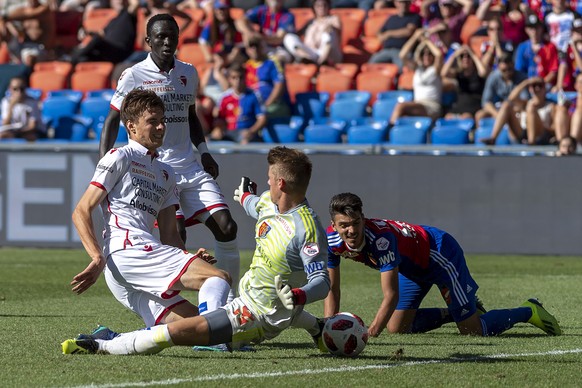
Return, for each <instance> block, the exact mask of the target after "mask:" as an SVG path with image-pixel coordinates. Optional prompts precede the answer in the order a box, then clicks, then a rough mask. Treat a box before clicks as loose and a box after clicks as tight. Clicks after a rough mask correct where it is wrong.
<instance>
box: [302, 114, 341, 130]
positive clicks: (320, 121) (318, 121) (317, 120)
mask: <svg viewBox="0 0 582 388" xmlns="http://www.w3.org/2000/svg"><path fill="white" fill-rule="evenodd" d="M309 125H328V126H330V127H334V128H335V129H338V130H340V131H341V132H342V133H346V131H347V129H348V122H347V121H346V120H342V119H333V118H331V117H314V118H312V119H311V120H309Z"/></svg>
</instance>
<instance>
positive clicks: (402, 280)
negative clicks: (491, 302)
mask: <svg viewBox="0 0 582 388" xmlns="http://www.w3.org/2000/svg"><path fill="white" fill-rule="evenodd" d="M329 213H330V216H331V226H330V227H329V228H328V229H327V239H328V243H329V259H328V264H327V265H328V268H329V269H328V271H329V274H330V276H329V277H330V281H331V290H330V293H329V296H328V297H327V298H326V299H325V316H331V315H333V314H335V313H337V312H338V311H339V307H340V296H341V293H340V262H341V260H340V259H341V258H344V259H351V260H354V261H357V262H360V263H362V264H365V265H366V266H368V267H371V268H373V269H376V270H379V271H380V283H381V287H382V295H383V298H382V302H381V304H380V307H379V308H378V312H377V313H376V317H375V318H374V320H373V321H372V323H371V324H370V327H369V329H368V332H369V333H370V335H371V336H373V337H377V336H378V335H380V333H381V332H382V330H384V328H387V329H388V331H389V332H392V333H421V332H426V331H429V330H432V329H435V328H437V327H440V326H441V325H442V324H443V323H447V322H453V321H454V322H456V324H457V327H458V329H459V331H460V332H461V334H470V335H482V336H492V335H497V334H501V333H502V332H504V331H505V330H508V329H510V328H511V327H512V326H513V325H515V324H516V323H518V322H524V323H525V322H529V323H531V324H532V325H534V326H537V327H539V328H540V329H542V330H543V331H545V332H546V333H547V334H548V335H560V334H562V330H561V329H560V326H559V325H558V322H557V321H556V318H554V317H553V316H552V315H551V314H550V313H548V312H547V311H546V310H545V309H544V308H543V307H542V305H541V303H539V302H538V301H537V300H536V299H529V300H528V301H526V302H525V303H524V304H523V305H522V306H521V307H518V308H514V309H504V310H491V311H489V312H485V313H483V314H481V313H480V312H478V311H477V306H476V296H475V293H476V292H477V289H478V288H479V286H478V285H477V283H476V282H475V281H474V280H473V278H472V277H471V274H470V273H469V269H468V268H467V263H466V262H465V256H464V254H463V250H462V249H461V247H460V246H459V244H458V243H457V241H456V240H455V239H454V238H453V236H451V235H450V234H448V233H446V232H444V231H442V230H440V229H437V228H435V227H432V226H421V225H412V224H408V223H405V222H402V221H393V220H385V219H374V218H365V217H364V214H363V213H362V200H361V199H360V198H359V197H358V196H357V195H355V194H352V193H342V194H337V195H335V196H334V197H333V198H332V199H331V202H330V204H329ZM433 285H436V286H437V287H438V288H439V290H440V292H441V294H442V296H443V299H444V300H445V302H446V304H447V309H438V308H419V306H420V303H421V302H422V300H423V299H424V297H425V296H426V294H427V293H428V291H429V290H430V288H431V287H432V286H433Z"/></svg>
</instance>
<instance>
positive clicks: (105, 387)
mask: <svg viewBox="0 0 582 388" xmlns="http://www.w3.org/2000/svg"><path fill="white" fill-rule="evenodd" d="M576 353H582V349H566V350H549V351H547V352H539V353H515V354H509V353H500V354H491V355H488V356H487V355H486V356H475V357H451V358H447V359H435V360H426V361H409V362H401V363H400V362H396V363H394V364H376V365H360V366H347V365H342V366H340V367H337V368H321V369H301V370H290V371H286V372H263V373H251V374H242V373H234V374H223V373H221V374H217V375H208V376H200V377H192V378H187V379H168V380H159V381H134V382H126V383H116V384H91V385H80V386H77V387H73V388H119V387H150V386H155V385H175V384H182V383H194V382H203V381H216V380H236V379H241V378H244V379H246V380H248V379H258V378H265V377H281V376H295V375H318V374H322V373H333V372H358V371H363V370H370V369H389V368H396V367H403V366H417V365H429V364H452V363H459V362H473V361H480V360H490V359H503V358H511V357H535V356H560V355H564V354H576Z"/></svg>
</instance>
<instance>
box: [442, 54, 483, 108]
mask: <svg viewBox="0 0 582 388" xmlns="http://www.w3.org/2000/svg"><path fill="white" fill-rule="evenodd" d="M441 77H442V78H443V83H444V82H447V81H448V83H452V84H453V85H454V86H455V89H454V90H455V91H456V93H457V99H456V101H455V102H454V103H453V105H452V107H451V108H450V109H449V111H448V112H447V114H446V115H445V117H446V118H453V117H459V118H472V119H474V118H475V113H477V111H479V109H481V95H482V94H483V89H484V87H485V78H486V77H487V69H486V68H485V66H484V65H483V63H482V62H481V59H479V57H478V56H477V55H476V54H475V53H474V52H473V50H471V48H470V47H469V46H466V45H463V46H461V48H459V49H458V50H456V51H455V52H454V53H453V54H452V55H451V56H449V58H448V59H447V60H446V62H445V64H444V65H443V68H442V70H441Z"/></svg>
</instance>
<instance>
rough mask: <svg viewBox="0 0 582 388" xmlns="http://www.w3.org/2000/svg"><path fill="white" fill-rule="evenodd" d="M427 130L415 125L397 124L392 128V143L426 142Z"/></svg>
mask: <svg viewBox="0 0 582 388" xmlns="http://www.w3.org/2000/svg"><path fill="white" fill-rule="evenodd" d="M426 133H427V130H426V129H424V128H419V127H416V126H414V125H395V126H393V127H392V129H390V141H389V142H390V144H395V145H396V144H397V145H414V144H426Z"/></svg>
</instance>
